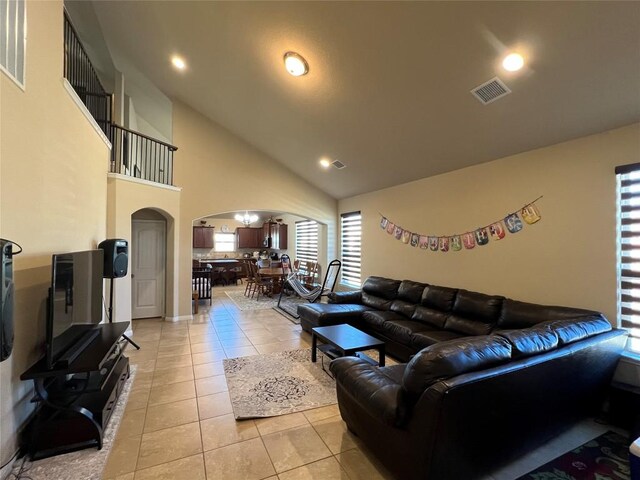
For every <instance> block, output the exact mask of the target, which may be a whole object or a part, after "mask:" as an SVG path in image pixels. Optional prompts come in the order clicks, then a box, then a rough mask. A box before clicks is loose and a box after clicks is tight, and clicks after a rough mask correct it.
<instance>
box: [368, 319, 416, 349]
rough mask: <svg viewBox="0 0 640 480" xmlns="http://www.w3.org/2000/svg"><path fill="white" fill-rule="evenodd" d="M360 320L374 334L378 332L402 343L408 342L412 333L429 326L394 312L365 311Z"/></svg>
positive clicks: (406, 343)
mask: <svg viewBox="0 0 640 480" xmlns="http://www.w3.org/2000/svg"><path fill="white" fill-rule="evenodd" d="M362 320H363V321H364V323H365V325H367V327H368V328H369V329H371V331H372V332H373V333H374V334H375V333H380V334H381V335H384V336H385V337H388V338H390V339H392V340H394V341H396V342H398V343H402V344H404V345H409V344H410V342H411V335H412V334H413V333H415V332H420V331H422V330H426V329H428V328H429V327H428V326H427V325H425V324H424V323H420V322H413V321H411V320H408V319H406V318H404V317H403V316H401V315H399V314H397V313H394V312H365V313H364V314H363V315H362Z"/></svg>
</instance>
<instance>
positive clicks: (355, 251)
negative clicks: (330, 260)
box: [340, 212, 362, 287]
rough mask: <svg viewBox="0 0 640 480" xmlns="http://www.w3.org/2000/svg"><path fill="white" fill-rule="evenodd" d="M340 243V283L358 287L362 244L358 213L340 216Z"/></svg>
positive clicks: (360, 218) (360, 217) (360, 219)
mask: <svg viewBox="0 0 640 480" xmlns="http://www.w3.org/2000/svg"><path fill="white" fill-rule="evenodd" d="M340 239H341V240H340V242H341V245H342V281H341V283H343V284H345V285H349V286H352V287H360V286H361V285H360V283H361V282H360V257H361V255H360V247H361V244H362V215H360V212H351V213H343V214H342V215H340Z"/></svg>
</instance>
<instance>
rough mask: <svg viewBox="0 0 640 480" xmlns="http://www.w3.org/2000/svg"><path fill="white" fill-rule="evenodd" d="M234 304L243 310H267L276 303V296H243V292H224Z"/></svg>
mask: <svg viewBox="0 0 640 480" xmlns="http://www.w3.org/2000/svg"><path fill="white" fill-rule="evenodd" d="M224 293H226V294H227V297H229V298H230V299H231V301H232V302H233V303H235V304H236V306H237V307H238V308H239V309H240V310H243V311H247V310H269V309H270V308H273V307H275V306H276V305H277V304H278V297H273V298H271V297H267V296H266V295H260V298H256V297H254V298H251V297H245V296H244V292H241V291H235V292H224Z"/></svg>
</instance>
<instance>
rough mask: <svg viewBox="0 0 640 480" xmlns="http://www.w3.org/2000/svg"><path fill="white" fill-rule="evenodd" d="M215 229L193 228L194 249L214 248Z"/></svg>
mask: <svg viewBox="0 0 640 480" xmlns="http://www.w3.org/2000/svg"><path fill="white" fill-rule="evenodd" d="M213 230H214V228H213V227H193V248H213Z"/></svg>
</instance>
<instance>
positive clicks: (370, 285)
mask: <svg viewBox="0 0 640 480" xmlns="http://www.w3.org/2000/svg"><path fill="white" fill-rule="evenodd" d="M399 287H400V280H392V279H391V278H384V277H369V278H367V279H366V280H365V282H364V285H362V291H363V292H364V293H368V294H369V295H373V296H376V297H380V298H383V299H385V300H393V299H395V298H396V297H397V295H398V288H399Z"/></svg>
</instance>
